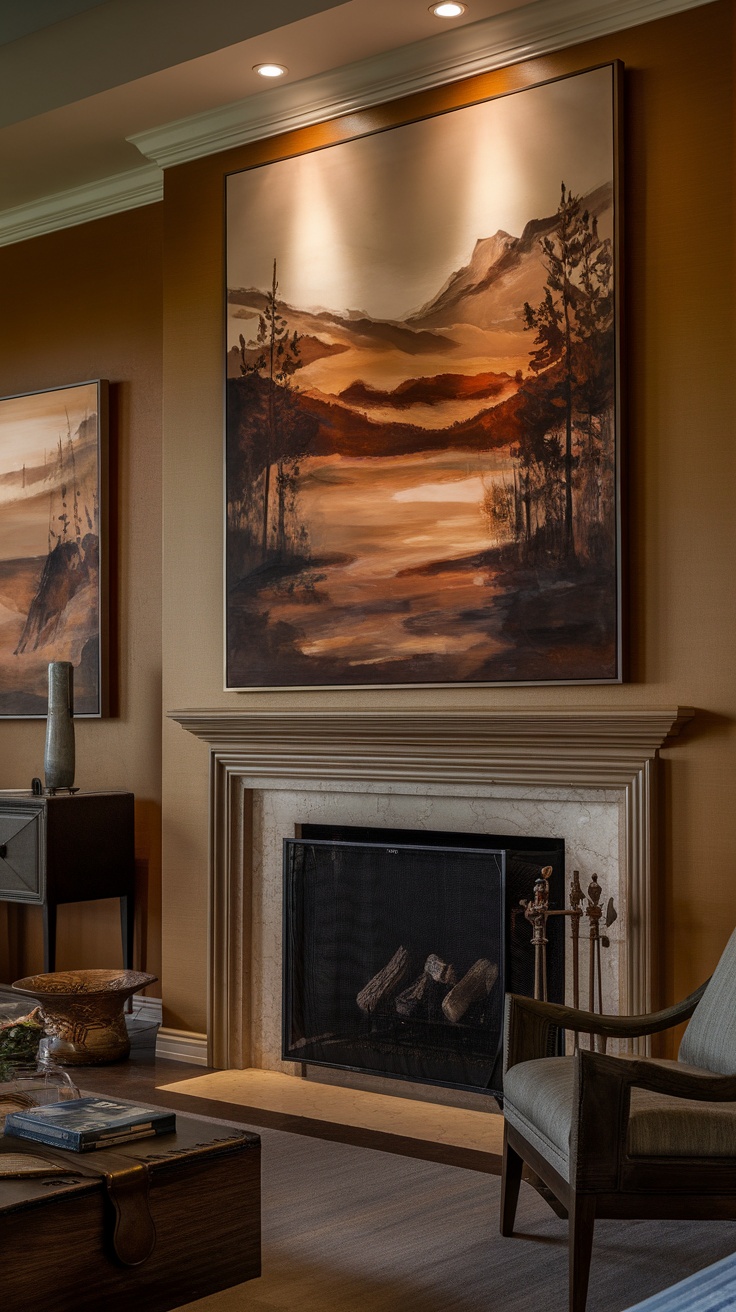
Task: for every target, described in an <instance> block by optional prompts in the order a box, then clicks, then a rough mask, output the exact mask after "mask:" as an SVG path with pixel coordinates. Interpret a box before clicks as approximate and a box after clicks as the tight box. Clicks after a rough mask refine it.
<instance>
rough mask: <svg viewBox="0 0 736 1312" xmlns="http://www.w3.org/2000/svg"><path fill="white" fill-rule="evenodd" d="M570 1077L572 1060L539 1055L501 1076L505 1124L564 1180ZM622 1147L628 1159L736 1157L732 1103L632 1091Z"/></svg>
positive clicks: (682, 1067) (678, 1065) (680, 1066)
mask: <svg viewBox="0 0 736 1312" xmlns="http://www.w3.org/2000/svg"><path fill="white" fill-rule="evenodd" d="M652 1064H653V1065H657V1066H660V1067H669V1068H671V1069H675V1070H678V1071H687V1072H690V1073H691V1074H696V1075H701V1074H703V1073H704V1072H703V1070H702V1069H701V1068H699V1067H696V1066H688V1065H686V1064H685V1063H684V1062H680V1061H678V1062H672V1061H664V1060H657V1059H654V1058H652ZM573 1073H574V1063H573V1059H572V1057H543V1058H540V1059H538V1060H536V1061H524V1062H519V1063H518V1064H517V1065H516V1066H512V1067H511V1069H510V1070H508V1071H507V1072H506V1075H505V1077H504V1115H505V1116H506V1119H507V1121H508V1122H509V1125H512V1126H513V1127H514V1128H515V1129H517V1130H518V1131H519V1133H520V1134H522V1135H523V1136H524V1138H525V1139H526V1140H527V1141H528V1142H529V1143H531V1144H532V1146H533V1147H536V1149H537V1151H538V1152H540V1153H541V1154H542V1156H543V1157H544V1158H545V1159H546V1161H548V1162H549V1163H550V1165H551V1166H553V1167H554V1168H555V1170H556V1171H557V1172H558V1174H559V1175H561V1176H562V1178H563V1179H564V1180H569V1176H570V1132H571V1128H572V1118H573ZM708 1073H710V1072H708ZM626 1148H627V1153H628V1155H629V1157H677V1158H682V1157H713V1158H718V1157H731V1158H733V1157H736V1103H732V1102H726V1103H724V1102H720V1103H719V1102H697V1101H695V1100H693V1099H690V1098H673V1097H670V1096H669V1095H667V1094H661V1093H652V1092H651V1091H650V1090H649V1089H632V1091H631V1113H630V1117H629V1133H628V1140H627V1145H626Z"/></svg>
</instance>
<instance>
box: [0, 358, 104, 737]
mask: <svg viewBox="0 0 736 1312" xmlns="http://www.w3.org/2000/svg"><path fill="white" fill-rule="evenodd" d="M107 438H108V385H107V382H105V381H103V380H100V379H98V380H96V381H93V382H87V383H75V384H73V385H71V386H68V387H56V388H53V389H51V390H49V391H43V392H30V393H27V394H25V395H22V396H8V397H4V398H1V399H0V716H2V717H3V718H6V719H7V718H20V717H34V716H35V717H41V716H45V715H46V710H47V701H48V678H47V671H48V665H49V661H57V660H64V661H71V663H72V665H73V667H74V713H75V715H76V716H101V715H104V714H105V713H106V711H107V641H106V640H107V591H108V589H107V550H106V529H107V525H106V515H107Z"/></svg>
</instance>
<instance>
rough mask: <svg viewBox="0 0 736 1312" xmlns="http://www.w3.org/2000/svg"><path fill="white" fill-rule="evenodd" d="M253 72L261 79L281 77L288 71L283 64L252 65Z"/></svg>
mask: <svg viewBox="0 0 736 1312" xmlns="http://www.w3.org/2000/svg"><path fill="white" fill-rule="evenodd" d="M253 71H254V72H255V73H260V75H261V77H283V76H284V73H288V71H289V70H288V68H287V67H286V65H285V64H254V65H253Z"/></svg>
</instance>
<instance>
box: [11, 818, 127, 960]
mask: <svg viewBox="0 0 736 1312" xmlns="http://www.w3.org/2000/svg"><path fill="white" fill-rule="evenodd" d="M133 802H134V798H133V794H132V793H123V792H120V793H75V794H74V795H73V796H70V795H69V794H66V793H65V794H59V795H57V796H54V797H45V796H41V797H36V796H35V795H34V794H33V793H30V792H28V793H20V792H19V793H12V792H8V793H3V792H0V901H2V902H15V903H24V904H26V905H35V906H41V907H42V908H43V956H44V967H43V968H44V970H45V971H49V970H54V969H55V966H56V908H57V907H58V906H59V904H60V903H62V902H88V901H96V900H98V899H99V898H105V897H119V898H120V923H121V930H122V939H123V961H124V964H125V966H126V967H127V968H128V969H131V968H132V966H133V925H134V920H135V828H134V815H133Z"/></svg>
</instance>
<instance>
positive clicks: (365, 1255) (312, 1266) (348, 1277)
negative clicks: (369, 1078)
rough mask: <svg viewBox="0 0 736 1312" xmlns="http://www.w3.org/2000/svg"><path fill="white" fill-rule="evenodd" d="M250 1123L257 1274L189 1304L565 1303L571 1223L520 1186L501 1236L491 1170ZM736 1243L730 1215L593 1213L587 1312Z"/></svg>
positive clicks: (308, 1311)
mask: <svg viewBox="0 0 736 1312" xmlns="http://www.w3.org/2000/svg"><path fill="white" fill-rule="evenodd" d="M241 1128H242V1127H241ZM258 1133H260V1135H261V1139H262V1143H263V1271H264V1274H263V1277H262V1278H261V1279H260V1280H255V1281H252V1282H250V1283H248V1284H245V1285H239V1286H237V1287H235V1288H233V1289H230V1290H226V1291H224V1292H223V1293H220V1294H215V1295H212V1296H210V1297H209V1298H204V1299H199V1300H198V1301H197V1302H194V1303H189V1304H187V1312H249V1309H253V1310H254V1312H257V1310H258V1309H261V1310H262V1312H267V1310H268V1312H522V1310H523V1312H526V1309H529V1310H530V1312H566V1309H567V1242H566V1241H567V1226H566V1223H565V1222H563V1221H560V1220H558V1218H557V1217H556V1216H554V1214H553V1213H552V1212H551V1211H550V1210H549V1208H548V1207H547V1205H546V1204H545V1203H544V1202H543V1201H542V1199H541V1198H539V1197H538V1195H537V1194H536V1193H535V1192H534V1191H533V1190H532V1189H530V1188H529V1186H527V1185H522V1190H521V1199H520V1202H519V1211H518V1215H517V1228H518V1230H519V1231H520V1232H521V1233H522V1234H523V1235H524V1236H525V1237H523V1238H522V1237H518V1238H517V1237H515V1238H514V1239H502V1238H501V1236H500V1235H499V1233H498V1199H499V1189H500V1180H499V1179H498V1178H497V1177H496V1176H490V1175H481V1174H480V1173H478V1172H475V1171H467V1170H461V1169H459V1168H456V1167H451V1166H440V1165H437V1164H435V1163H432V1162H422V1161H417V1160H415V1159H412V1158H406V1157H398V1156H394V1155H393V1154H388V1153H382V1152H372V1151H370V1150H367V1149H364V1148H352V1147H349V1146H346V1145H344V1144H337V1143H327V1142H323V1141H321V1140H317V1139H309V1138H305V1137H302V1136H300V1135H295V1134H284V1133H281V1132H279V1131H275V1130H259V1131H258ZM734 1249H736V1224H734V1223H733V1222H730V1221H715V1222H714V1221H710V1222H705V1221H701V1222H654V1221H638V1222H636V1221H631V1222H620V1221H601V1222H599V1223H598V1225H597V1227H596V1239H595V1244H594V1250H593V1267H592V1272H591V1293H590V1297H589V1300H588V1312H621V1310H622V1309H624V1308H628V1307H630V1306H631V1304H633V1303H636V1302H638V1301H639V1300H640V1299H643V1298H646V1297H647V1296H648V1295H650V1294H653V1293H656V1292H657V1291H658V1290H660V1289H663V1288H665V1287H666V1286H667V1285H670V1284H673V1283H674V1282H675V1281H677V1280H681V1279H683V1278H684V1277H685V1276H688V1275H690V1274H691V1273H692V1272H694V1271H697V1270H699V1269H700V1268H701V1267H704V1266H706V1265H708V1264H709V1263H711V1262H715V1261H717V1260H718V1259H719V1258H722V1257H724V1256H725V1255H726V1254H728V1253H730V1252H732V1250H734Z"/></svg>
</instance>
